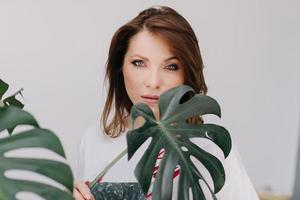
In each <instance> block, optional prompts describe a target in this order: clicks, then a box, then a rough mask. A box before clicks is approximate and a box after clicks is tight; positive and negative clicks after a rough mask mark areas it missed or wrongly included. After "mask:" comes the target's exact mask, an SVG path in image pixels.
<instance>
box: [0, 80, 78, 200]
mask: <svg viewBox="0 0 300 200" xmlns="http://www.w3.org/2000/svg"><path fill="white" fill-rule="evenodd" d="M7 89H8V85H7V84H6V83H5V82H4V81H2V80H1V82H0V96H1V97H3V94H4V93H5V92H6V90H7ZM13 98H15V95H13V96H11V97H9V99H10V101H9V102H10V103H9V102H8V101H2V100H1V102H2V103H3V102H4V103H3V104H2V106H1V107H0V134H4V133H5V130H7V131H9V130H10V131H11V132H10V131H9V133H10V135H9V136H7V137H2V138H1V139H0V200H8V199H9V200H15V199H16V194H17V193H18V192H23V191H25V192H33V193H35V194H37V195H39V196H41V197H43V198H45V199H53V200H57V199H73V197H72V194H71V193H72V191H73V175H72V171H71V168H70V167H69V166H68V165H67V164H65V163H63V162H60V161H55V160H49V159H37V158H20V157H12V156H6V155H5V154H6V153H8V152H10V151H12V150H17V149H21V148H32V147H37V148H44V149H48V150H50V151H52V152H54V153H56V154H58V155H60V156H62V157H65V154H64V150H63V147H62V145H61V142H60V141H59V139H58V137H57V136H56V135H55V134H54V133H53V132H51V131H50V130H47V129H43V128H40V127H39V125H38V123H37V121H36V119H35V118H34V117H33V116H32V115H31V114H30V113H28V112H26V111H24V110H22V107H23V106H20V105H21V104H19V103H17V105H15V103H16V102H17V101H18V100H17V101H16V100H15V99H13ZM9 99H8V100H9ZM12 99H13V100H12ZM6 100H7V98H6ZM22 105H23V104H22ZM19 125H26V126H27V127H28V130H26V131H21V132H19V133H17V134H12V130H13V129H14V128H15V127H16V126H19ZM9 170H26V171H31V172H35V173H37V174H40V175H43V176H46V177H48V178H50V179H52V180H54V181H56V182H57V183H59V184H60V185H62V186H64V187H65V190H62V189H59V188H58V187H55V186H52V185H50V184H46V183H41V182H38V181H32V180H30V179H31V178H30V177H28V179H29V180H24V178H22V179H17V178H9V177H7V176H6V175H5V172H7V171H9Z"/></svg>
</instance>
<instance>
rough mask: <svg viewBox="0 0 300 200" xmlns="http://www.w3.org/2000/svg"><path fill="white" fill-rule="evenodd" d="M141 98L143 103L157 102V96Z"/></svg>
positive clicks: (143, 96)
mask: <svg viewBox="0 0 300 200" xmlns="http://www.w3.org/2000/svg"><path fill="white" fill-rule="evenodd" d="M141 97H142V99H143V100H144V101H145V102H147V103H150V104H156V103H158V100H159V96H157V95H142V96H141Z"/></svg>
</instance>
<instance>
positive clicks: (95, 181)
mask: <svg viewBox="0 0 300 200" xmlns="http://www.w3.org/2000/svg"><path fill="white" fill-rule="evenodd" d="M126 154H127V148H125V149H124V150H123V151H122V152H121V153H120V154H119V155H117V157H116V158H115V159H113V160H112V161H111V162H110V163H109V164H108V165H107V166H106V167H105V168H104V170H103V171H102V172H101V173H100V174H98V175H97V176H96V178H94V179H93V180H92V181H91V182H90V183H89V185H88V186H89V188H93V187H94V186H95V185H96V183H97V182H98V181H99V179H100V178H101V177H103V176H104V175H105V174H106V173H107V172H108V171H109V170H110V168H112V166H114V165H115V164H116V163H117V162H118V161H119V160H120V159H121V158H122V157H124V156H125V155H126Z"/></svg>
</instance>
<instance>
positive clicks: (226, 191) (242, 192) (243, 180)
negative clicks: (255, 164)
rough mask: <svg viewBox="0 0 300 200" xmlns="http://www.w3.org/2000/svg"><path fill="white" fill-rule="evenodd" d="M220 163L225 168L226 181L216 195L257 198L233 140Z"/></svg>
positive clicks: (223, 197) (224, 197)
mask: <svg viewBox="0 0 300 200" xmlns="http://www.w3.org/2000/svg"><path fill="white" fill-rule="evenodd" d="M222 163H223V166H224V169H225V175H226V181H225V185H224V187H223V188H222V190H221V191H220V192H219V193H218V194H217V196H219V197H220V199H244V200H258V196H257V193H256V191H255V188H254V186H253V184H252V182H251V180H250V178H249V176H248V173H247V171H246V168H245V166H244V164H243V160H242V158H241V156H240V153H239V151H238V147H237V145H236V144H235V143H234V142H233V144H232V149H231V151H230V154H229V155H228V157H227V158H226V159H224V160H223V161H222Z"/></svg>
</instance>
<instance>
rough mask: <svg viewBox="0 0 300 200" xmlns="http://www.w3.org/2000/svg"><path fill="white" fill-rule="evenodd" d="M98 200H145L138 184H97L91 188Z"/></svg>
mask: <svg viewBox="0 0 300 200" xmlns="http://www.w3.org/2000/svg"><path fill="white" fill-rule="evenodd" d="M91 191H92V194H93V195H94V197H95V199H96V200H125V199H126V200H145V199H146V198H145V196H144V194H143V192H142V190H141V187H140V185H139V184H138V183H134V182H128V183H110V182H104V183H97V184H96V185H95V186H94V187H93V188H91Z"/></svg>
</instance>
